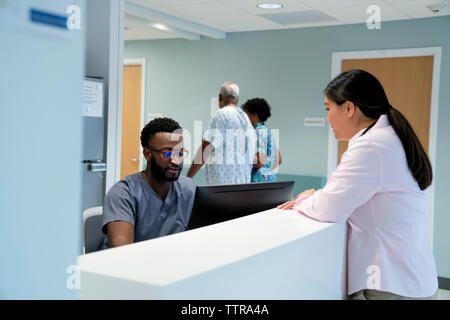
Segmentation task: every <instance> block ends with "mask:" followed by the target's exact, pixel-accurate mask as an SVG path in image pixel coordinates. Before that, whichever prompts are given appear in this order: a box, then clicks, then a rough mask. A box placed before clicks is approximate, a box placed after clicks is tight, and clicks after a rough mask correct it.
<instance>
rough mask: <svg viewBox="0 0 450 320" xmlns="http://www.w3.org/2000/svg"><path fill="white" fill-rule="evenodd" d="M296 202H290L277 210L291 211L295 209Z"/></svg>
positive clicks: (281, 205)
mask: <svg viewBox="0 0 450 320" xmlns="http://www.w3.org/2000/svg"><path fill="white" fill-rule="evenodd" d="M294 204H295V201H288V202H285V203H283V204H280V205H279V206H278V207H277V208H278V209H282V210H291V209H292V208H294Z"/></svg>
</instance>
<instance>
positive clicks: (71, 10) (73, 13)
mask: <svg viewBox="0 0 450 320" xmlns="http://www.w3.org/2000/svg"><path fill="white" fill-rule="evenodd" d="M66 13H67V14H68V15H69V16H68V17H67V28H68V29H69V30H80V29H81V9H80V7H79V6H77V5H74V4H73V5H70V6H68V7H67V9H66Z"/></svg>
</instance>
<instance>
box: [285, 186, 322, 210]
mask: <svg viewBox="0 0 450 320" xmlns="http://www.w3.org/2000/svg"><path fill="white" fill-rule="evenodd" d="M314 193H316V190H315V189H309V190H305V191H303V192H302V193H299V194H298V195H297V196H296V197H295V199H296V200H293V201H288V202H285V203H283V204H280V205H279V206H278V207H277V208H278V209H282V210H292V209H293V208H294V206H295V204H300V203H301V202H302V201H303V200H305V199H306V198H308V197H310V196H312V195H313V194H314Z"/></svg>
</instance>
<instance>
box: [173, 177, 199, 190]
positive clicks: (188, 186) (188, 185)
mask: <svg viewBox="0 0 450 320" xmlns="http://www.w3.org/2000/svg"><path fill="white" fill-rule="evenodd" d="M176 183H178V185H179V186H180V187H181V189H182V190H183V192H185V191H188V192H191V191H194V192H195V188H196V185H195V183H194V180H192V178H189V177H185V176H180V177H179V178H178V180H177V181H176Z"/></svg>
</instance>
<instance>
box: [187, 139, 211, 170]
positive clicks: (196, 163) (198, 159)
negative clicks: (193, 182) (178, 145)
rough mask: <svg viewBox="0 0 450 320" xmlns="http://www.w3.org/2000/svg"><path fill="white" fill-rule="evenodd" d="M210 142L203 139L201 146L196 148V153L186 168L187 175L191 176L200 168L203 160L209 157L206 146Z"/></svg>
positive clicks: (203, 162)
mask: <svg viewBox="0 0 450 320" xmlns="http://www.w3.org/2000/svg"><path fill="white" fill-rule="evenodd" d="M209 145H210V143H209V142H208V141H203V142H202V146H201V147H200V148H198V151H197V153H196V154H195V158H194V160H193V161H192V164H191V167H190V168H189V170H188V173H187V174H186V176H187V177H189V178H193V177H194V176H195V174H196V173H197V172H198V171H199V170H200V168H201V167H202V166H203V165H204V164H205V161H206V160H207V159H208V158H209V155H210V150H209V149H211V147H210V148H208V146H209ZM205 150H206V151H207V152H205Z"/></svg>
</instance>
